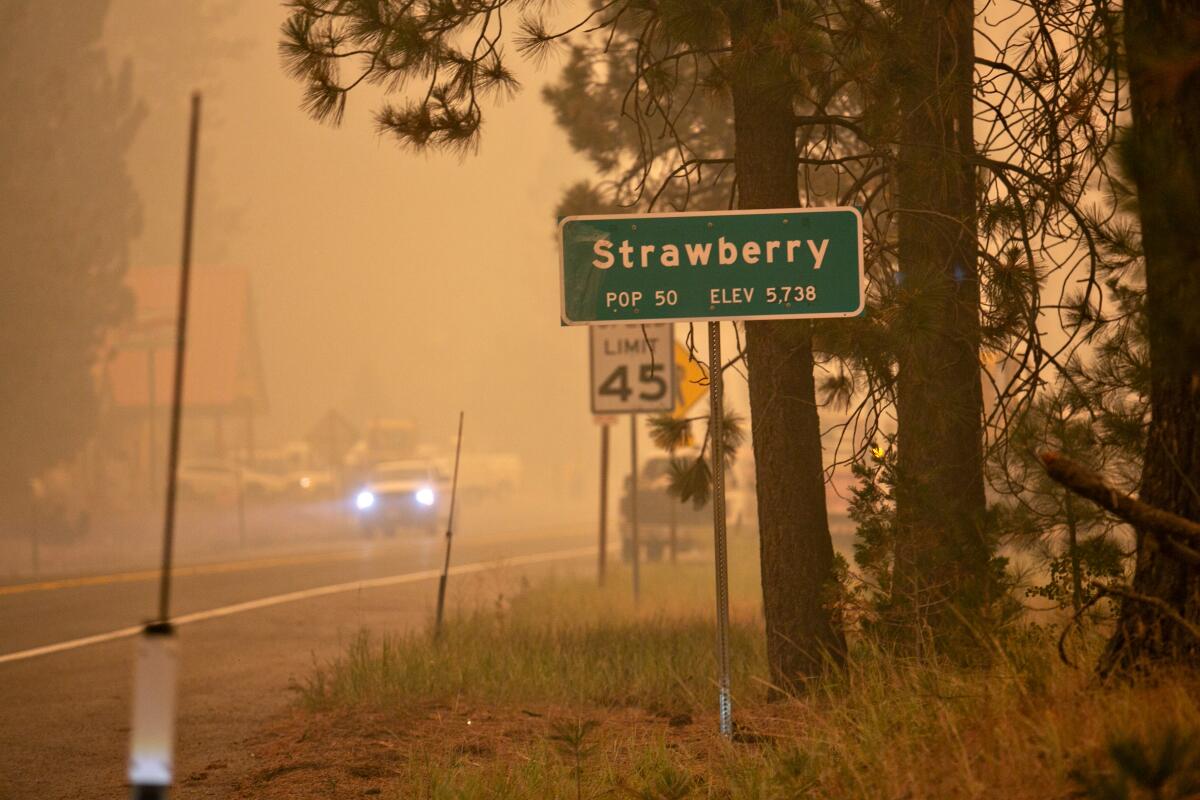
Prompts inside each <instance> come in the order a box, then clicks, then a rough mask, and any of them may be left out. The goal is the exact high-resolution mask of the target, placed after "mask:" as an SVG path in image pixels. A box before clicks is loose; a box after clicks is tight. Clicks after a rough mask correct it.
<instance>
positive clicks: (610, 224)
mask: <svg viewBox="0 0 1200 800" xmlns="http://www.w3.org/2000/svg"><path fill="white" fill-rule="evenodd" d="M559 235H560V246H561V249H562V323H563V324H564V325H594V324H604V323H608V322H624V323H629V322H654V321H669V320H714V319H762V318H780V317H853V316H857V315H858V314H859V313H860V312H861V311H862V308H863V291H864V288H863V287H864V281H863V256H862V215H861V214H860V213H859V212H858V210H857V209H854V208H809V209H770V210H762V211H718V212H695V213H693V212H686V213H672V214H645V215H640V216H635V215H630V216H617V217H605V216H579V217H567V218H565V219H563V221H562V222H561V223H560V224H559Z"/></svg>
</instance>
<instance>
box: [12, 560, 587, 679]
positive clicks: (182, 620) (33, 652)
mask: <svg viewBox="0 0 1200 800" xmlns="http://www.w3.org/2000/svg"><path fill="white" fill-rule="evenodd" d="M595 552H596V548H595V547H576V548H573V549H571V550H554V551H552V552H549V553H534V554H531V555H526V556H514V557H512V558H499V559H495V560H493V561H479V562H476V563H474V564H460V565H458V566H454V567H451V568H450V574H451V575H470V574H472V573H476V572H486V571H488V570H491V569H499V568H501V567H522V566H528V565H532V564H544V563H547V562H550V561H566V560H569V559H572V558H581V557H583V556H585V555H593V554H595ZM441 574H442V573H441V571H440V570H436V569H426V570H421V571H420V572H406V573H404V574H403V575H389V576H387V577H383V578H368V579H367V580H362V581H349V582H347V583H333V584H329V585H328V586H316V587H314V588H312V589H301V590H300V591H297V592H287V593H286V594H277V595H273V596H271V597H262V598H259V599H258V600H249V601H247V602H245V603H235V604H233V605H230V606H221V607H219V608H211V609H209V610H207V611H196V612H193V613H191V614H183V615H181V616H178V617H175V618H173V619H172V620H171V624H172V625H190V624H192V623H193V622H204V621H205V620H210V619H218V618H220V617H228V616H231V615H233V614H242V613H245V612H247V611H257V610H258V609H260V608H270V607H271V606H278V605H283V604H284V603H294V602H296V601H298V600H308V599H310V598H313V597H324V596H326V595H331V594H340V593H342V592H353V591H356V590H362V589H378V588H380V587H383V586H396V585H399V584H404V583H418V582H420V581H425V580H432V579H433V578H436V577H438V576H440V575H441ZM141 632H142V626H141V625H135V626H133V627H129V628H120V629H119V630H115V631H109V632H108V633H98V634H96V635H94V636H85V637H83V638H81V639H71V640H68V641H65V642H58V643H56V644H48V645H44V646H42V647H34V648H31V649H29V650H18V651H17V652H15V653H5V654H3V655H0V664H7V663H9V662H12V661H24V660H26V659H29V658H37V657H38V656H48V655H53V654H54V653H62V652H64V651H67V650H76V649H79V648H81V647H88V646H89V645H93V644H103V643H104V642H111V641H115V640H117V639H128V638H130V637H133V636H137V635H138V634H139V633H141Z"/></svg>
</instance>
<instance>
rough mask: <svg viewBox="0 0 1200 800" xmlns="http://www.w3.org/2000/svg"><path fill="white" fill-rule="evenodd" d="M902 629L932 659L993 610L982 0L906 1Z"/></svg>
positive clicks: (900, 175) (898, 575) (900, 21)
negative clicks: (982, 225)
mask: <svg viewBox="0 0 1200 800" xmlns="http://www.w3.org/2000/svg"><path fill="white" fill-rule="evenodd" d="M896 8H897V25H898V34H899V39H898V45H897V50H898V53H897V58H898V59H899V67H898V73H897V76H896V78H895V81H896V84H895V85H896V92H897V98H898V101H899V109H900V120H901V122H900V129H899V132H898V133H899V136H898V138H899V150H898V158H897V164H896V180H897V197H898V204H899V209H898V213H897V222H898V229H899V242H898V247H899V265H900V270H901V272H900V273H899V274H898V276H897V280H898V281H899V287H898V288H899V291H900V303H901V314H902V316H901V322H900V325H901V329H900V330H899V331H898V336H897V347H898V349H899V352H898V358H897V360H898V366H899V374H898V384H897V405H898V408H897V448H898V450H897V477H898V482H897V486H896V513H897V548H896V561H895V575H894V579H893V586H894V587H895V588H894V593H895V596H894V597H893V600H894V603H895V611H896V613H897V616H898V621H903V622H904V624H905V625H906V626H909V625H911V626H912V627H911V628H907V627H906V629H910V630H913V631H916V632H917V633H916V634H915V638H916V642H915V643H914V644H916V645H917V646H918V647H920V646H921V645H922V644H923V643H924V641H925V639H926V637H927V635H930V634H932V636H933V637H934V638H937V637H938V636H939V635H940V634H942V633H945V632H947V631H948V630H949V629H950V628H951V627H952V626H955V625H957V624H958V622H957V621H958V620H959V619H960V617H959V614H956V613H953V612H951V606H953V607H955V608H956V609H957V610H958V611H959V612H960V613H968V614H969V612H970V611H971V610H973V609H975V608H978V607H979V606H980V605H981V604H983V603H984V602H986V600H987V598H988V595H989V585H990V581H989V580H988V575H989V561H990V557H991V551H990V547H989V545H988V542H987V539H986V536H985V535H984V532H983V530H982V523H983V516H984V511H985V505H986V501H985V496H984V482H983V396H982V389H981V384H980V366H979V365H980V361H979V340H980V332H979V279H978V270H977V250H978V242H977V238H976V237H977V233H976V199H975V198H976V195H975V178H974V171H973V169H972V168H971V166H970V163H969V162H970V158H971V156H972V155H973V154H974V149H975V148H974V140H973V135H972V122H973V118H972V85H973V72H972V69H973V61H974V49H973V43H972V36H973V34H974V13H973V12H974V9H973V7H972V2H971V0H899V2H898V3H897V6H896Z"/></svg>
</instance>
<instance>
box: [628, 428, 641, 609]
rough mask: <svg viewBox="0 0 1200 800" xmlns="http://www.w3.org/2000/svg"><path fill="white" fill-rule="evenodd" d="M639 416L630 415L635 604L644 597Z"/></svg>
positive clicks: (630, 500) (630, 510) (631, 538)
mask: <svg viewBox="0 0 1200 800" xmlns="http://www.w3.org/2000/svg"><path fill="white" fill-rule="evenodd" d="M637 429H638V424H637V414H630V415H629V461H630V464H629V480H630V485H629V525H630V531H629V538H630V543H631V544H632V545H633V604H634V605H635V606H636V605H637V604H638V601H639V600H641V596H642V575H641V563H642V539H641V536H640V535H639V532H638V452H637Z"/></svg>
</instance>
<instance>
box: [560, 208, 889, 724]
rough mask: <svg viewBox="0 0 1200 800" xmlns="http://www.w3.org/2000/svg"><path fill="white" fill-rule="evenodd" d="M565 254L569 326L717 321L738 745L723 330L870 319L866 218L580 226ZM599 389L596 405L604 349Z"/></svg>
mask: <svg viewBox="0 0 1200 800" xmlns="http://www.w3.org/2000/svg"><path fill="white" fill-rule="evenodd" d="M559 246H560V255H561V264H560V266H561V270H562V271H561V278H562V284H561V289H562V293H561V295H560V309H559V310H560V316H559V318H560V321H561V323H562V324H563V325H564V326H566V325H590V326H598V325H611V324H613V323H622V322H624V323H640V324H642V325H643V326H645V327H646V328H649V327H651V326H650V325H648V324H647V323H652V322H672V321H681V322H707V323H708V372H709V382H708V383H709V441H710V442H711V444H712V451H711V453H710V456H711V458H712V475H713V479H712V480H713V492H712V504H713V544H714V551H715V561H716V567H715V568H716V590H717V592H716V593H717V597H716V601H717V603H716V605H717V669H718V673H719V675H718V702H719V710H720V730H721V735H722V736H725V737H726V738H729V737H732V736H733V708H732V701H731V695H730V679H729V571H728V563H727V562H728V548H727V545H728V542H727V540H726V530H725V453H724V450H725V446H724V438H723V434H724V431H723V430H722V429H723V427H724V413H725V412H724V407H723V397H722V394H723V389H724V381H723V376H722V369H723V366H722V363H721V328H720V321H721V320H722V319H727V320H754V319H788V318H822V317H826V318H828V317H855V316H858V315H859V314H860V313H862V310H863V308H864V306H865V301H866V294H865V285H866V282H865V279H864V275H863V234H862V214H861V213H860V212H859V211H858V210H857V209H855V208H832V207H827V208H809V209H763V210H739V211H721V212H704V211H700V212H682V213H667V214H643V215H624V216H574V217H565V218H564V219H562V220H561V221H560V222H559ZM591 330H592V331H593V333H594V331H595V330H596V328H594V327H593V328H592V329H591ZM601 330H603V329H601ZM667 358H668V359H670V358H671V357H670V356H669V355H668V356H667ZM592 387H593V407H594V404H595V393H596V383H595V370H594V350H593V384H592ZM679 397H680V401H681V402H680V404H679V405H680V406H682V407H683V410H681V411H679V412H678V413H679V414H680V415H682V413H683V411H685V410H686V405H687V403H686V398H684V397H683V396H682V395H680V396H679ZM593 410H594V408H593ZM668 410H670V409H668ZM635 474H636V471H635ZM635 480H636V478H635ZM634 563H635V569H636V561H635V562H634Z"/></svg>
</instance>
